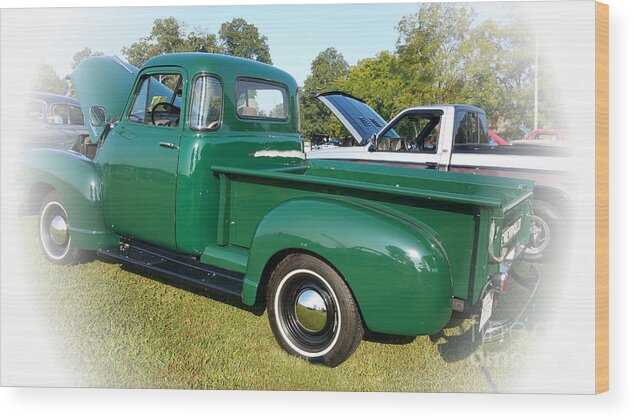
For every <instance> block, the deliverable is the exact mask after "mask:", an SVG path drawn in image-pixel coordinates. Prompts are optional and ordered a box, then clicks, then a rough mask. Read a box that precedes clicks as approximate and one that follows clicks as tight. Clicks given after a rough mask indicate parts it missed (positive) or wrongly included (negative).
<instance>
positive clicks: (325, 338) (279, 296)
mask: <svg viewBox="0 0 634 420" xmlns="http://www.w3.org/2000/svg"><path fill="white" fill-rule="evenodd" d="M267 311H268V316H269V323H270V325H271V329H272V330H273V334H274V335H275V339H276V340H277V342H278V344H279V345H280V346H281V347H282V348H283V349H284V350H286V351H287V352H288V353H290V354H293V355H296V356H299V357H301V358H303V359H306V360H308V361H311V362H316V363H323V364H325V365H327V366H331V367H335V366H338V365H339V364H341V363H343V362H344V361H345V360H346V359H348V357H350V356H351V355H352V353H354V351H355V350H356V349H357V347H358V346H359V344H360V343H361V339H362V338H363V332H364V330H363V323H362V322H361V316H360V314H359V311H358V309H357V304H356V302H355V300H354V298H353V297H352V294H351V293H350V290H349V289H348V287H347V285H346V284H345V282H344V281H343V279H342V278H341V276H339V274H338V273H337V272H336V271H335V270H334V269H333V268H332V267H330V266H329V265H328V264H326V263H325V262H323V261H321V260H319V259H317V258H315V257H313V256H310V255H304V254H292V255H289V256H287V257H286V258H285V259H284V260H282V262H281V263H280V264H279V265H278V266H277V268H276V269H275V271H274V272H273V274H272V277H271V281H270V282H269V286H268V293H267Z"/></svg>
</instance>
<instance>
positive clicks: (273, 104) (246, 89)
mask: <svg viewBox="0 0 634 420" xmlns="http://www.w3.org/2000/svg"><path fill="white" fill-rule="evenodd" d="M235 94H236V113H237V115H238V117H239V118H242V119H255V120H270V121H286V120H287V119H288V89H287V88H286V86H284V85H282V84H279V83H274V82H269V81H266V80H259V79H250V78H238V79H237V80H236V89H235Z"/></svg>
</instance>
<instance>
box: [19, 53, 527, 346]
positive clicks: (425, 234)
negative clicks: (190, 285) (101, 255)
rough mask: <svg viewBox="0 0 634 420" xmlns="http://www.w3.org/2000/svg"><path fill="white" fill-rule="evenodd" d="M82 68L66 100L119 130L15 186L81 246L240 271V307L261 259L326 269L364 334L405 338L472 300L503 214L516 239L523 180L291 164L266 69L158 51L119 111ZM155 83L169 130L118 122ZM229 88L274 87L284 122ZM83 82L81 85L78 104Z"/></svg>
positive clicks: (42, 157)
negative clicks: (199, 83) (198, 91)
mask: <svg viewBox="0 0 634 420" xmlns="http://www.w3.org/2000/svg"><path fill="white" fill-rule="evenodd" d="M90 60H92V59H89V60H87V61H86V62H87V64H82V65H81V66H79V67H78V70H77V74H75V75H74V76H73V78H74V79H73V80H75V78H76V79H77V80H81V83H79V85H78V86H77V88H78V92H79V95H80V98H82V97H85V98H90V104H92V105H94V104H98V103H99V99H100V97H103V99H104V101H106V102H107V103H108V107H109V108H110V109H112V108H113V107H116V104H117V103H118V104H120V107H121V109H119V110H117V111H111V110H109V114H113V115H114V114H117V115H121V116H122V117H121V120H120V121H119V122H118V123H117V124H116V125H115V127H114V128H113V129H112V130H111V131H110V133H109V135H108V136H107V138H106V140H105V141H104V142H103V143H102V144H101V145H100V147H99V149H98V151H97V154H96V157H95V159H94V161H90V160H88V159H86V158H85V157H83V156H80V155H78V154H75V153H70V152H59V151H52V150H39V151H32V152H30V153H28V154H27V156H26V159H25V166H26V172H27V178H26V179H27V190H28V191H36V190H37V188H35V187H36V186H39V185H43V184H49V185H50V186H51V187H52V188H56V189H58V190H59V191H60V192H61V194H62V197H63V198H64V201H65V204H66V206H67V209H68V213H69V219H70V223H71V232H72V235H73V239H74V240H75V241H76V243H77V244H78V245H80V246H81V247H82V248H86V249H97V248H99V247H105V246H112V245H114V244H116V242H117V238H118V236H120V235H123V236H126V237H131V238H134V239H138V240H141V241H145V242H148V243H151V244H154V245H157V246H160V247H163V248H167V249H170V250H173V251H178V252H181V253H184V254H188V255H192V256H195V257H198V258H200V260H201V261H202V262H204V263H207V264H212V265H216V266H218V267H221V268H224V269H227V270H232V271H237V272H239V273H244V275H245V281H244V286H243V292H242V296H243V300H244V302H245V303H246V304H254V303H255V301H256V297H257V293H258V292H259V291H261V290H262V288H261V287H260V286H261V281H262V275H263V271H264V269H265V267H266V265H267V263H268V262H269V261H270V260H271V258H274V257H275V256H279V255H281V253H285V252H296V251H298V250H300V251H304V252H308V253H311V254H314V255H317V256H318V257H320V258H322V259H324V260H326V261H327V262H328V263H330V264H331V265H332V266H333V267H334V268H335V269H336V270H338V271H339V273H341V275H342V277H343V278H344V279H345V281H346V282H347V283H348V285H349V287H350V289H351V291H352V293H353V295H354V297H355V299H356V300H357V302H358V304H359V307H360V310H361V312H362V315H363V318H364V321H365V323H366V325H367V326H368V327H369V328H370V329H371V330H373V331H378V332H385V333H393V334H413V335H421V334H429V333H434V332H436V331H438V330H439V329H441V328H442V327H443V326H444V325H445V324H446V322H447V320H448V319H449V317H450V315H451V298H452V297H453V296H455V297H459V298H463V299H470V300H471V301H472V302H473V303H477V301H478V299H479V296H480V292H481V290H482V288H483V287H484V285H485V284H486V282H487V281H488V277H489V276H490V275H491V274H493V273H494V272H496V271H497V270H499V269H500V265H499V264H497V263H493V262H492V261H491V259H490V258H489V255H488V244H489V237H488V236H489V227H490V225H491V222H492V221H495V222H496V226H497V229H496V232H495V239H494V250H495V252H496V253H499V252H500V248H501V236H502V231H503V230H504V229H505V228H506V227H507V226H510V225H511V224H512V223H513V222H514V221H515V220H516V219H517V218H522V229H521V231H520V233H518V235H517V236H516V237H515V238H514V241H515V242H517V241H519V242H522V243H526V242H527V238H528V227H529V224H530V222H529V221H530V200H528V199H525V198H527V197H529V196H530V192H531V191H532V183H530V182H527V181H518V180H512V179H505V178H499V177H486V176H479V175H469V174H460V173H453V172H451V173H450V172H439V171H420V170H415V169H409V168H398V167H387V166H385V167H384V166H379V165H363V164H356V163H348V162H340V161H337V162H335V161H312V162H307V161H306V160H305V159H303V158H302V157H301V152H302V151H303V143H302V140H301V138H300V136H299V134H298V132H297V125H298V124H297V123H298V121H297V114H298V109H297V98H296V95H297V85H296V82H295V81H294V80H293V78H292V77H291V76H289V75H288V74H287V73H285V72H283V71H281V70H279V69H276V68H274V67H272V66H268V65H265V64H262V63H257V62H254V61H249V60H244V59H238V58H234V57H228V56H220V55H211V54H172V55H163V56H159V57H155V58H153V59H151V60H150V61H148V63H146V65H145V66H144V67H143V68H142V69H141V70H140V72H139V73H138V74H135V80H134V82H129V81H128V79H129V77H130V76H129V74H128V75H124V76H125V77H123V79H125V80H122V83H123V84H126V83H127V86H128V92H127V95H128V97H127V99H125V98H124V99H122V98H121V97H117V98H113V95H111V93H112V92H107V91H105V90H104V89H102V88H99V86H98V82H99V75H101V76H103V74H104V70H103V69H101V68H100V67H99V68H100V70H99V71H97V72H95V73H94V75H96V76H97V79H94V78H92V79H91V74H92V73H93V72H94V71H95V68H97V67H98V66H97V67H96V66H95V65H93V64H95V63H92V64H91V63H90ZM99 60H100V61H99V64H101V65H105V64H107V63H108V61H103V60H101V58H100V59H99ZM113 65H117V66H118V64H116V63H114V64H113ZM163 72H164V73H171V74H174V73H176V74H179V75H181V76H182V77H183V89H182V95H183V96H182V101H180V102H179V103H180V104H181V110H180V111H181V114H180V120H179V123H178V125H177V126H175V127H162V126H152V125H144V124H140V123H138V122H133V121H130V120H129V119H128V118H127V117H126V116H127V115H128V114H129V110H130V108H131V107H132V102H133V98H134V92H135V90H136V86H138V85H139V83H140V82H141V81H142V80H143V77H144V75H146V74H157V73H159V74H160V73H163ZM200 74H213V75H214V76H215V77H217V78H218V80H219V81H220V83H221V86H222V110H221V114H222V121H221V125H220V127H218V128H217V129H215V130H207V131H199V130H194V129H192V128H190V127H189V126H188V124H187V121H189V112H190V109H189V108H190V96H191V86H192V83H193V80H194V79H195V78H196V77H197V76H198V75H200ZM238 78H253V79H261V80H267V81H272V82H275V83H276V84H278V85H279V84H281V85H283V86H284V87H285V88H286V90H287V92H288V101H287V106H288V117H287V118H286V120H283V121H269V120H262V119H249V118H241V117H240V116H239V115H238V113H237V111H236V94H235V92H234V88H235V86H236V80H237V79H238ZM91 80H92V82H91ZM113 80H115V81H116V77H113ZM93 85H94V86H96V87H97V89H93V90H92V92H88V91H89V90H90V88H91V87H92V86H93ZM100 95H101V96H100ZM168 96H169V95H168ZM115 99H116V100H115ZM256 99H257V98H256ZM106 102H104V104H105V103H106ZM124 104H125V105H124ZM161 143H169V144H171V145H172V147H163V146H164V145H163V146H162V145H161ZM516 202H517V203H516ZM513 203H516V204H515V205H513V206H510V208H509V209H507V210H506V212H503V209H504V208H505V207H507V206H509V204H513ZM476 233H477V236H476ZM513 244H514V242H512V243H511V244H509V245H508V246H512V245H513Z"/></svg>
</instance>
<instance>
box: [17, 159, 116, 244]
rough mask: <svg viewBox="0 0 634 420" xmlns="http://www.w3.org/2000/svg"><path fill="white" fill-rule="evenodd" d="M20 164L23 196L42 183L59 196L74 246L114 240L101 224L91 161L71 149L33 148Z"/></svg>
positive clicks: (99, 191) (97, 184)
mask: <svg viewBox="0 0 634 420" xmlns="http://www.w3.org/2000/svg"><path fill="white" fill-rule="evenodd" d="M22 164H23V170H24V189H25V194H27V196H28V195H29V194H33V193H34V190H35V189H36V188H38V187H39V186H42V185H48V186H50V187H51V188H53V189H55V190H57V192H58V193H59V194H60V195H61V197H62V200H63V201H64V207H65V208H66V212H67V214H68V222H69V228H70V232H71V235H72V237H73V242H74V244H75V245H76V246H77V247H78V248H80V249H88V250H94V249H97V248H100V247H106V246H112V245H114V244H116V243H117V242H118V237H117V236H116V235H114V234H113V233H112V232H111V231H110V230H109V229H107V228H106V225H105V221H104V215H103V191H102V183H101V177H100V176H99V171H98V168H97V166H96V165H95V163H94V162H93V161H91V160H89V159H88V158H86V157H85V156H83V155H80V154H78V153H75V152H69V151H62V150H53V149H35V150H31V151H29V152H27V153H25V155H24V157H23V161H22ZM41 198H43V197H39V199H41ZM27 200H28V199H27Z"/></svg>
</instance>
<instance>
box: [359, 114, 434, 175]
mask: <svg viewBox="0 0 634 420" xmlns="http://www.w3.org/2000/svg"><path fill="white" fill-rule="evenodd" d="M442 118H443V111H442V110H439V109H410V110H407V111H404V112H403V113H401V114H400V115H398V116H396V117H395V118H394V119H393V120H392V121H391V122H390V123H389V124H388V126H387V127H386V128H385V129H384V130H382V131H381V133H379V135H378V137H377V138H376V140H375V142H374V145H375V149H374V152H372V153H371V155H372V159H374V160H381V161H386V162H400V163H401V164H402V165H408V166H409V165H412V166H414V165H415V166H417V167H420V166H423V167H425V168H427V169H438V163H439V159H440V157H439V156H440V148H441V146H440V145H441V144H443V138H442V137H443V130H442Z"/></svg>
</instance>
